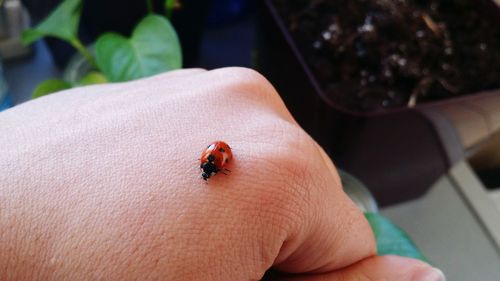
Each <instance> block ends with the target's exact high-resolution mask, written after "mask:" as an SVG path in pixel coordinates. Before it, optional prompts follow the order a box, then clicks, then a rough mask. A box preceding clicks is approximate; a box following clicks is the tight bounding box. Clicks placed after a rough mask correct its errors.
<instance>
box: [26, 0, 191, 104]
mask: <svg viewBox="0 0 500 281" xmlns="http://www.w3.org/2000/svg"><path fill="white" fill-rule="evenodd" d="M147 3H151V1H147ZM174 4H175V2H174V1H172V0H167V1H165V5H166V7H167V9H166V10H167V13H170V12H169V11H171V9H172V8H173V7H174ZM145 5H146V3H145ZM148 7H150V13H149V14H148V15H147V16H145V17H144V18H143V19H142V20H141V21H140V22H139V23H138V24H137V26H136V27H135V29H134V31H133V32H132V35H131V36H130V37H129V38H126V37H124V36H122V35H119V34H117V33H105V34H103V35H101V36H100V37H99V38H98V39H97V40H96V42H95V44H94V45H93V48H92V49H93V51H90V49H89V48H87V47H86V46H84V45H83V44H82V42H81V41H80V39H79V38H78V34H77V33H78V25H79V22H80V16H81V8H82V1H81V0H65V1H63V2H62V3H61V4H60V5H59V6H58V7H57V8H56V9H55V10H54V11H53V12H52V13H51V14H50V15H49V16H48V17H47V18H46V19H45V20H44V21H42V22H41V23H40V24H39V25H38V26H36V27H34V28H33V29H29V30H27V31H25V32H24V33H23V37H22V39H23V42H24V43H25V44H30V43H32V42H34V41H36V40H38V39H40V38H42V37H46V36H51V37H56V38H58V39H61V40H63V41H66V42H68V43H69V44H71V45H72V46H73V47H74V48H75V49H77V50H78V52H79V54H80V55H81V57H83V59H84V62H85V63H86V64H85V65H86V69H85V71H83V74H84V75H81V76H82V77H77V78H76V79H72V81H65V80H61V79H51V80H47V81H44V82H42V83H41V84H40V85H39V86H38V87H37V88H36V89H35V91H34V92H33V97H39V96H43V95H46V94H49V93H52V92H55V91H59V90H63V89H67V88H70V87H75V86H80V85H87V84H95V83H105V82H107V81H109V82H119V81H128V80H133V79H137V78H140V77H145V76H150V75H154V74H157V73H160V72H163V71H168V70H172V69H177V68H180V67H181V65H182V55H181V48H180V45H179V40H178V38H177V35H176V33H175V30H174V28H173V27H172V25H171V24H170V22H169V20H168V19H167V17H165V16H162V15H158V14H153V13H152V8H151V5H150V4H149V5H148ZM80 67H82V66H81V64H80ZM84 67H85V66H84Z"/></svg>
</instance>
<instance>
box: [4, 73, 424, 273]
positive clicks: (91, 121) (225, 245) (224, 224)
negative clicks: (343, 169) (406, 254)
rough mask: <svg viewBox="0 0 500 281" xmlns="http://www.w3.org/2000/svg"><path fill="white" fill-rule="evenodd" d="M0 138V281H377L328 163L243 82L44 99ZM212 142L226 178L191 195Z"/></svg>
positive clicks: (263, 86)
mask: <svg viewBox="0 0 500 281" xmlns="http://www.w3.org/2000/svg"><path fill="white" fill-rule="evenodd" d="M0 136H1V138H0V151H1V153H0V171H1V173H0V229H1V232H0V280H258V279H260V278H262V276H263V275H264V273H265V272H266V270H268V269H269V268H270V267H271V266H274V267H275V268H276V269H278V270H280V271H282V272H291V273H297V275H296V276H299V277H300V276H302V277H301V278H306V279H300V280H309V279H307V278H316V277H317V278H323V277H325V276H327V277H325V278H327V279H324V280H381V279H367V278H369V277H370V276H371V275H370V274H372V271H373V272H376V273H377V274H379V275H376V276H383V277H384V278H390V276H391V273H389V272H390V271H391V270H388V269H387V268H385V269H384V265H385V266H386V267H387V264H389V265H391V258H390V257H387V258H380V257H374V253H375V244H374V239H373V234H372V232H371V230H370V228H369V225H368V223H367V222H366V221H365V219H364V217H363V215H362V214H361V212H360V211H359V210H357V208H356V207H355V205H354V204H353V203H352V202H351V201H350V200H349V199H348V198H347V197H346V195H345V194H344V193H343V191H342V188H341V184H340V180H339V177H338V175H337V173H336V170H335V168H334V166H333V164H332V163H331V161H330V160H329V159H328V157H327V156H326V154H325V153H324V152H323V150H322V149H321V148H320V147H319V146H318V145H317V144H316V143H315V142H314V141H313V140H312V139H311V138H310V137H309V136H308V135H307V134H306V133H305V132H304V131H303V130H302V129H301V128H300V127H299V126H298V125H297V123H296V122H295V121H294V120H293V118H292V116H291V115H290V113H289V112H288V111H287V109H286V108H285V106H284V104H283V102H282V101H281V99H280V98H279V95H278V94H277V93H276V92H275V90H274V89H273V88H272V86H271V85H270V84H269V83H268V82H267V81H266V80H265V78H263V77H262V76H260V75H259V74H257V73H256V72H254V71H251V70H247V69H242V68H227V69H219V70H214V71H204V70H200V69H191V70H180V71H174V72H170V73H167V74H162V75H158V76H155V77H151V78H147V79H143V80H138V81H134V82H129V83H121V84H108V85H100V86H90V87H84V88H78V89H73V90H69V91H64V92H60V93H57V94H53V95H50V96H47V97H43V98H39V99H36V100H34V101H30V102H28V103H25V104H23V105H20V106H17V107H15V108H13V109H10V110H7V111H5V112H3V113H0ZM214 140H224V141H226V142H227V143H228V144H229V145H231V147H232V148H233V153H234V158H233V161H232V162H231V163H230V164H228V166H227V168H228V169H230V170H231V171H232V172H231V174H230V175H229V176H225V175H222V174H218V175H216V176H214V177H213V178H210V180H209V182H208V185H207V184H205V182H204V181H203V180H201V179H200V171H199V163H198V160H197V158H198V156H199V155H200V153H201V152H202V150H203V149H204V148H206V146H207V145H208V144H210V143H211V142H212V141H214ZM392 259H393V260H396V262H397V263H402V264H403V265H401V264H400V265H398V270H399V271H404V272H402V273H400V275H398V276H396V277H397V278H399V279H396V277H394V279H384V280H410V279H402V278H400V277H401V276H407V277H408V276H410V277H411V276H412V274H413V273H415V272H417V271H419V272H420V271H422V270H428V269H429V267H428V266H426V265H424V264H422V263H419V262H416V261H413V260H408V259H399V258H395V257H392ZM384 262H385V263H384ZM381 263H382V264H383V265H380V264H381ZM373 268H375V270H373ZM300 273H308V274H310V275H307V276H305V275H300ZM325 274H327V275H325ZM328 274H337V275H336V276H337V277H335V276H333V275H332V276H333V277H328ZM321 276H323V277H321ZM339 276H340V277H339ZM350 276H353V278H354V277H355V276H358V277H359V276H360V278H361V279H349V278H350ZM366 276H368V277H367V278H365V277H366ZM373 276H375V275H373ZM291 277H293V276H292V275H288V276H287V278H291ZM358 277H355V278H358ZM410 277H408V278H410ZM332 278H342V279H332ZM346 278H347V279H346ZM311 280H312V279H311ZM318 280H319V279H318ZM321 280H323V279H321Z"/></svg>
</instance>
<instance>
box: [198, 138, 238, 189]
mask: <svg viewBox="0 0 500 281" xmlns="http://www.w3.org/2000/svg"><path fill="white" fill-rule="evenodd" d="M232 158H233V153H232V152H231V147H229V145H228V144H227V143H225V142H223V141H216V142H213V143H211V144H210V145H209V146H207V148H206V149H205V150H204V151H203V153H202V154H201V158H200V162H201V164H200V169H201V170H202V173H201V178H202V179H203V180H205V181H207V180H208V179H209V178H210V177H211V176H214V175H215V174H217V173H218V172H222V173H223V174H225V175H227V174H226V173H224V171H228V172H230V171H229V170H228V169H225V168H224V166H225V165H226V164H227V163H228V162H229V161H231V159H232Z"/></svg>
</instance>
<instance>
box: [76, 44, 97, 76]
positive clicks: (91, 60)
mask: <svg viewBox="0 0 500 281" xmlns="http://www.w3.org/2000/svg"><path fill="white" fill-rule="evenodd" d="M70 43H71V45H72V46H73V47H75V49H77V50H78V52H80V54H81V55H82V56H83V57H84V58H85V59H86V60H87V62H88V63H89V64H90V65H91V66H92V67H93V68H95V69H99V68H98V67H97V64H96V62H95V60H94V56H92V54H91V53H90V51H89V50H88V49H87V48H85V46H84V45H83V44H82V42H81V41H80V39H78V38H76V39H74V40H71V42H70Z"/></svg>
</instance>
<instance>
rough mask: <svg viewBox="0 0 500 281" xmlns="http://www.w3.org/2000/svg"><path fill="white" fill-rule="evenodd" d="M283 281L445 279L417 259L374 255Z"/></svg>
mask: <svg viewBox="0 0 500 281" xmlns="http://www.w3.org/2000/svg"><path fill="white" fill-rule="evenodd" d="M280 280H283V281H285V280H286V281H346V280H363V281H378V280H384V281H445V280H446V278H445V276H444V274H443V272H441V270H439V269H437V268H434V267H432V266H430V265H428V264H426V263H424V262H421V261H419V260H415V259H410V258H404V257H399V256H374V257H371V258H367V259H364V260H362V261H360V262H358V263H355V264H353V265H351V266H348V267H345V268H343V269H340V270H337V271H334V272H331V273H323V274H316V275H301V276H300V277H293V278H285V279H280Z"/></svg>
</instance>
